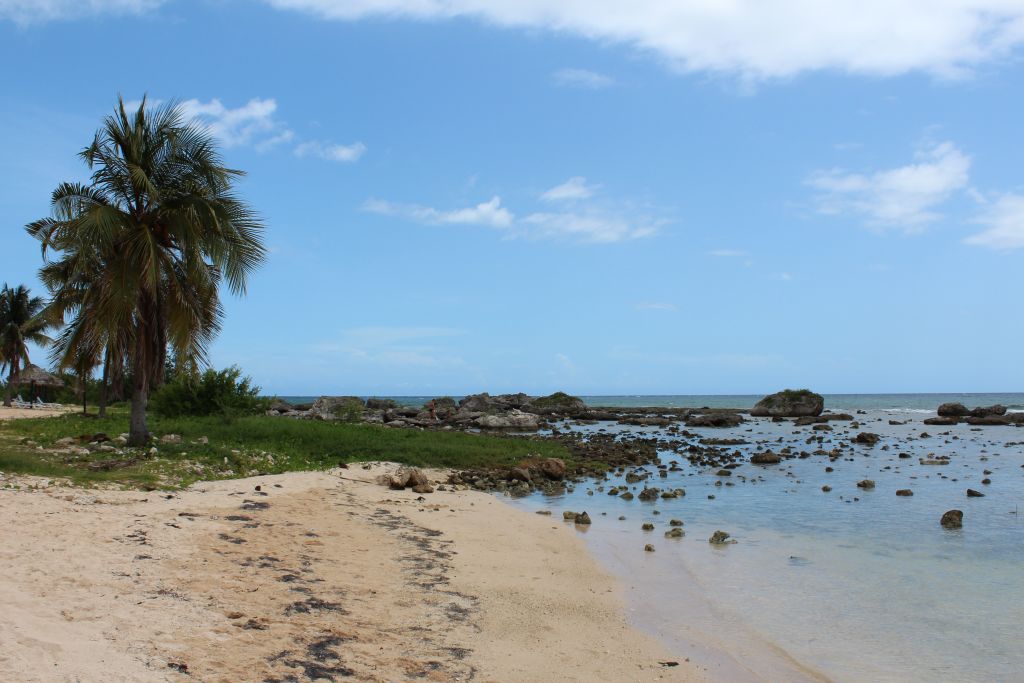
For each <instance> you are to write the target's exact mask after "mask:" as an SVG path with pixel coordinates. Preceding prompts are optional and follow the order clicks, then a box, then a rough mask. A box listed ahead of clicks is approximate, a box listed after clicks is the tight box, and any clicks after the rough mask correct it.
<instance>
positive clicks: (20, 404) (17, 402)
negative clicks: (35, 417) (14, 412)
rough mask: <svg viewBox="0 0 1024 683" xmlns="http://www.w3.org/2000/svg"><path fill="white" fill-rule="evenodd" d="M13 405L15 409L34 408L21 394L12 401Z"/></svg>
mask: <svg viewBox="0 0 1024 683" xmlns="http://www.w3.org/2000/svg"><path fill="white" fill-rule="evenodd" d="M11 405H12V406H14V407H15V408H31V407H32V404H31V403H29V402H28V401H26V400H25V399H23V398H22V397H21V394H18V395H17V396H16V397H15V398H12V399H11Z"/></svg>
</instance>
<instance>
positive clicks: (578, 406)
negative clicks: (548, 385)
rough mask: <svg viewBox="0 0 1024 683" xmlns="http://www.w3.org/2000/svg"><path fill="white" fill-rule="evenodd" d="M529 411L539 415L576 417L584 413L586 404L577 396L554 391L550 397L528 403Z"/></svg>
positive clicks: (542, 397)
mask: <svg viewBox="0 0 1024 683" xmlns="http://www.w3.org/2000/svg"><path fill="white" fill-rule="evenodd" d="M530 409H531V410H533V411H535V412H536V413H538V414H540V415H547V414H550V413H564V414H567V415H577V414H581V413H584V412H586V410H587V404H586V403H584V402H583V399H581V398H579V397H578V396H570V395H569V394H567V393H565V392H563V391H556V392H555V393H553V394H551V395H550V396H541V397H539V398H535V399H533V400H532V401H530Z"/></svg>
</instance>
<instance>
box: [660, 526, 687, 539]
mask: <svg viewBox="0 0 1024 683" xmlns="http://www.w3.org/2000/svg"><path fill="white" fill-rule="evenodd" d="M685 535H686V532H685V531H683V530H682V529H680V528H679V527H676V528H674V529H669V530H668V531H666V532H665V538H682V537H683V536H685Z"/></svg>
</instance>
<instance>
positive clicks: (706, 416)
mask: <svg viewBox="0 0 1024 683" xmlns="http://www.w3.org/2000/svg"><path fill="white" fill-rule="evenodd" d="M742 423H743V417H742V416H741V415H737V414H736V413H729V412H709V413H703V414H701V415H690V416H689V417H687V418H686V426H687V427H738V426H739V425H740V424H742Z"/></svg>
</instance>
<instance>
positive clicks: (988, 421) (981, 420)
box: [964, 415, 1013, 426]
mask: <svg viewBox="0 0 1024 683" xmlns="http://www.w3.org/2000/svg"><path fill="white" fill-rule="evenodd" d="M964 421H965V422H966V423H967V424H969V425H975V426H984V425H994V426H1006V425H1011V424H1013V421H1012V420H1011V419H1010V418H1008V417H1007V416H1006V415H983V416H981V417H975V416H973V415H970V416H968V417H966V418H964Z"/></svg>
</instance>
